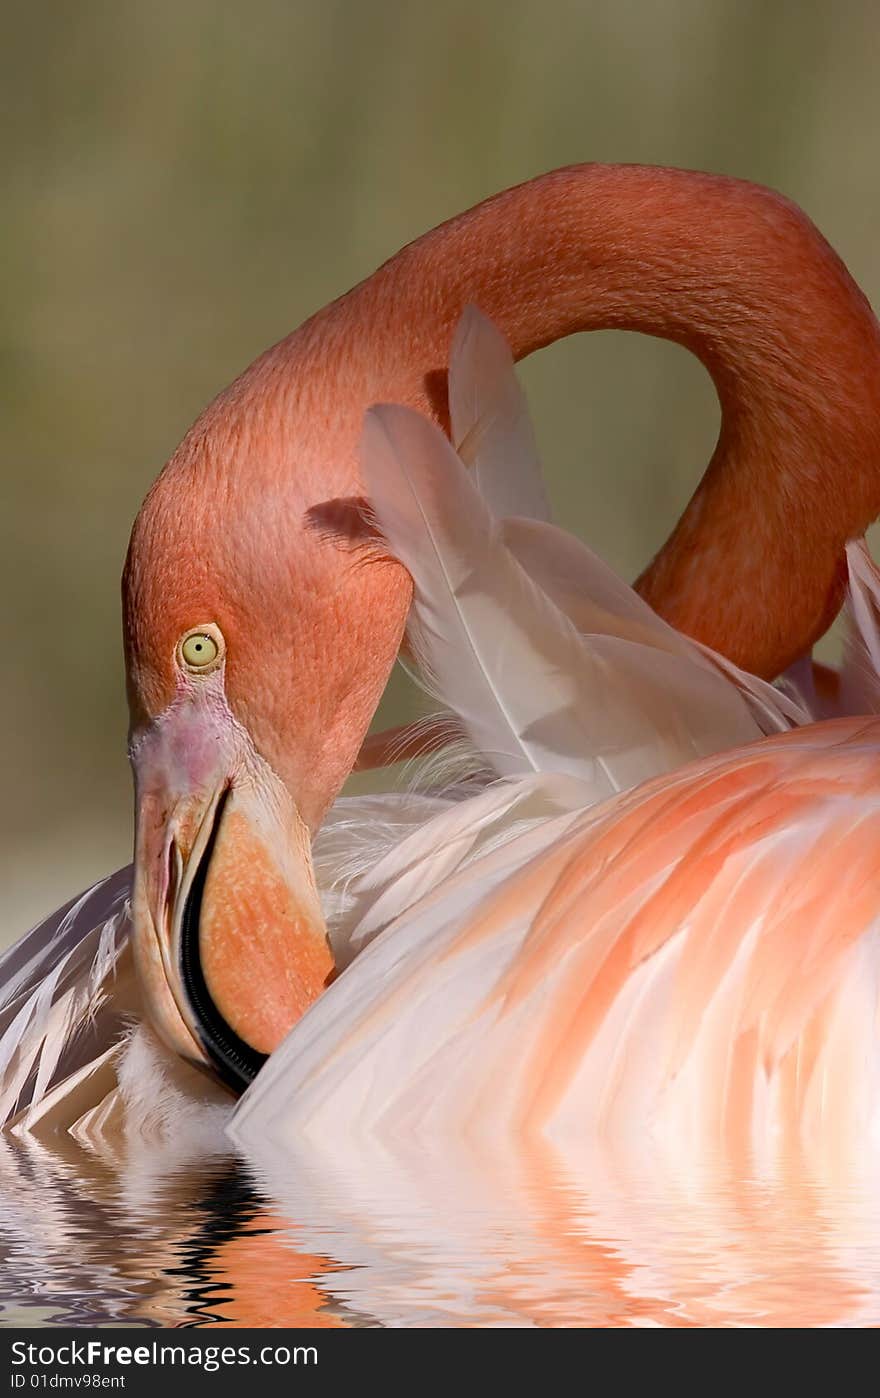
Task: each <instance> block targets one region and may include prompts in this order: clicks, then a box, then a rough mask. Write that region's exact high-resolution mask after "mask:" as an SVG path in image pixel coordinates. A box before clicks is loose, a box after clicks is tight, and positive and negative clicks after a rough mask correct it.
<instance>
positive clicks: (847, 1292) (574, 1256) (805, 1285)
mask: <svg viewBox="0 0 880 1398" xmlns="http://www.w3.org/2000/svg"><path fill="white" fill-rule="evenodd" d="M647 1154H651V1152H647ZM669 1166H670V1161H669V1160H668V1159H663V1158H661V1157H660V1156H659V1155H657V1156H656V1158H655V1159H654V1160H653V1161H649V1162H646V1161H645V1160H642V1161H641V1162H640V1164H639V1165H638V1166H637V1167H634V1166H633V1165H632V1162H629V1161H626V1160H621V1159H620V1158H619V1157H614V1156H612V1155H609V1154H607V1153H606V1154H605V1155H604V1156H600V1155H599V1154H597V1153H596V1152H592V1153H590V1152H580V1153H578V1152H575V1153H574V1154H572V1153H570V1152H568V1153H564V1152H561V1151H560V1150H559V1149H558V1148H557V1147H554V1146H551V1145H549V1144H547V1143H543V1144H541V1145H540V1146H534V1145H533V1146H531V1147H530V1148H529V1149H528V1150H519V1151H516V1152H505V1153H504V1154H500V1153H499V1154H498V1155H492V1154H491V1153H488V1154H487V1152H486V1151H481V1152H479V1153H476V1152H474V1151H473V1150H472V1149H470V1148H465V1147H464V1146H461V1147H457V1148H456V1149H455V1150H453V1151H452V1152H449V1151H448V1150H434V1149H426V1148H424V1147H419V1148H416V1147H415V1146H413V1147H411V1148H410V1149H407V1150H404V1151H401V1150H400V1148H399V1147H398V1148H397V1149H396V1150H395V1151H394V1153H391V1152H389V1151H388V1150H387V1149H385V1148H380V1147H378V1146H374V1147H371V1148H370V1149H369V1150H368V1151H367V1153H366V1155H365V1156H364V1157H362V1158H361V1157H358V1158H353V1157H352V1153H351V1152H350V1151H349V1150H348V1149H347V1148H346V1150H342V1151H340V1153H339V1158H338V1159H333V1158H331V1159H328V1158H327V1157H326V1156H320V1157H319V1156H316V1155H311V1156H303V1157H302V1158H297V1159H296V1160H291V1159H290V1158H289V1157H288V1158H280V1157H279V1158H275V1159H273V1158H271V1157H267V1158H266V1159H264V1160H260V1161H256V1160H255V1161H244V1160H242V1159H240V1158H238V1157H236V1156H234V1155H232V1154H229V1153H224V1152H223V1151H222V1150H221V1151H218V1153H217V1154H215V1155H212V1156H209V1157H208V1158H205V1157H204V1156H203V1157H202V1158H200V1159H199V1160H193V1159H186V1158H185V1157H184V1155H183V1153H182V1152H178V1153H176V1154H175V1152H173V1151H169V1149H168V1148H167V1147H165V1148H163V1149H161V1150H160V1149H158V1148H152V1147H149V1146H146V1145H144V1146H143V1147H140V1146H139V1148H138V1150H137V1151H132V1152H130V1153H128V1154H123V1152H121V1151H119V1152H114V1151H112V1150H108V1151H107V1152H106V1153H105V1154H98V1153H93V1152H86V1151H84V1150H82V1149H80V1148H79V1147H77V1146H75V1145H74V1144H73V1143H72V1142H70V1141H67V1140H64V1141H55V1142H53V1143H52V1144H51V1145H50V1146H47V1145H46V1144H45V1143H44V1144H39V1143H35V1142H29V1143H27V1144H13V1143H9V1142H4V1143H3V1145H2V1159H0V1176H2V1197H0V1263H2V1265H0V1276H2V1281H0V1299H2V1306H3V1309H2V1320H3V1321H5V1323H6V1324H33V1325H47V1324H48V1325H61V1324H73V1325H95V1324H106V1323H115V1324H120V1323H122V1324H129V1325H163V1326H178V1325H184V1326H187V1325H206V1324H221V1325H230V1326H236V1325H276V1326H277V1325H306V1326H322V1327H333V1326H352V1325H356V1326H374V1325H394V1326H405V1325H439V1326H456V1325H478V1326H524V1325H525V1326H531V1325H539V1326H545V1325H546V1326H553V1325H564V1326H571V1325H609V1326H632V1325H636V1326H656V1325H662V1326H666V1325H674V1326H703V1325H748V1326H756V1325H757V1326H780V1325H785V1326H787V1325H872V1324H878V1323H880V1206H878V1195H880V1191H878V1189H877V1181H876V1179H875V1178H874V1177H872V1176H870V1175H869V1174H868V1172H866V1170H865V1169H864V1168H863V1166H862V1165H861V1163H860V1162H850V1163H849V1164H848V1165H847V1166H846V1168H844V1169H840V1168H837V1169H836V1171H832V1172H831V1173H830V1175H829V1172H828V1171H827V1170H826V1171H824V1172H823V1179H822V1182H821V1183H819V1182H818V1181H817V1179H816V1178H814V1177H812V1176H811V1174H810V1172H809V1171H808V1170H807V1168H806V1166H805V1164H804V1162H803V1161H800V1162H798V1161H792V1162H789V1163H788V1164H783V1165H781V1166H780V1165H777V1166H776V1167H775V1168H774V1170H773V1171H772V1172H768V1171H767V1170H766V1169H765V1170H764V1171H763V1173H762V1174H761V1175H760V1176H758V1175H757V1174H750V1173H749V1171H748V1170H745V1169H743V1167H742V1165H740V1166H739V1167H738V1168H734V1167H733V1166H732V1165H731V1164H730V1162H727V1163H726V1164H722V1163H717V1162H716V1163H715V1164H713V1165H711V1166H707V1165H706V1164H705V1162H703V1163H701V1164H699V1165H697V1164H693V1165H692V1166H691V1167H688V1168H685V1169H681V1168H680V1167H679V1166H676V1167H675V1168H673V1169H670V1168H669ZM835 1175H836V1177H835Z"/></svg>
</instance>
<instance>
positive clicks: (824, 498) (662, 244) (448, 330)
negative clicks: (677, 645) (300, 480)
mask: <svg viewBox="0 0 880 1398" xmlns="http://www.w3.org/2000/svg"><path fill="white" fill-rule="evenodd" d="M469 302H474V303H475V304H477V305H478V306H479V307H480V308H481V309H482V310H483V311H484V312H485V313H486V314H487V315H489V316H490V317H491V318H492V319H493V320H494V321H495V322H496V323H497V324H498V325H499V327H500V328H501V330H502V331H503V332H504V334H505V335H506V336H507V338H508V339H509V341H510V343H511V345H512V346H513V349H514V353H515V355H516V357H517V358H523V357H524V356H525V355H527V354H531V353H532V351H533V350H536V349H540V348H541V347H542V346H544V345H547V344H550V343H551V342H553V341H555V340H558V339H560V338H561V337H563V336H565V335H569V334H572V333H574V332H576V331H582V330H596V329H605V328H615V329H625V330H638V331H642V332H643V333H645V334H649V335H657V336H660V337H661V338H664V339H669V340H674V341H676V342H677V343H679V344H682V345H685V346H686V347H687V348H688V349H690V350H692V351H693V353H694V354H696V355H697V357H698V358H699V359H700V360H701V361H702V362H703V364H704V365H705V366H706V368H707V369H708V371H709V373H710V374H711V376H712V378H713V380H714V382H715V386H716V389H717V392H718V396H719V399H720V403H721V408H722V427H721V433H720V437H719V440H718V444H717V447H716V450H715V453H714V455H713V458H712V461H711V463H710V465H709V467H708V469H707V471H706V473H705V476H704V478H703V481H702V483H701V485H700V487H699V489H698V490H697V492H696V494H695V496H694V498H693V500H692V501H691V503H690V505H689V507H688V509H687V510H686V512H685V514H684V516H683V517H682V519H681V521H680V523H679V525H678V526H677V528H676V530H675V531H674V533H673V535H672V537H671V539H670V540H669V542H668V543H667V544H666V546H665V547H664V548H663V549H662V550H661V552H660V554H659V555H658V556H657V558H656V559H655V560H654V562H653V563H652V564H651V566H650V567H649V568H648V569H647V570H646V572H645V573H644V574H643V575H642V577H641V578H640V579H639V584H638V586H639V589H640V591H641V592H642V593H643V595H644V596H646V597H647V598H648V599H649V600H650V601H651V602H652V604H653V605H654V606H655V607H656V608H657V610H658V611H660V612H661V613H662V614H663V615H664V616H666V617H667V618H668V619H669V620H670V621H672V622H673V623H674V624H675V625H677V626H679V627H680V628H681V629H683V630H685V631H687V632H689V633H691V634H692V635H695V636H697V637H698V638H699V639H700V640H702V641H705V642H706V643H708V644H710V645H713V646H715V647H716V648H717V649H719V650H721V651H723V652H725V653H726V654H728V655H729V656H731V658H733V659H735V660H736V661H738V662H739V663H740V664H742V665H745V666H748V667H749V668H750V669H752V670H755V671H757V672H758V673H761V674H765V675H771V674H775V673H778V672H779V670H780V669H782V668H783V667H784V666H785V665H787V664H788V663H789V662H790V661H791V660H792V659H793V658H795V657H796V656H797V655H798V654H800V653H801V652H802V651H803V650H804V649H805V648H806V647H807V646H808V645H810V644H811V643H812V641H813V640H814V639H815V638H816V637H817V636H818V635H820V634H821V632H822V631H823V630H824V629H825V628H826V627H827V625H828V624H829V622H830V620H831V619H832V617H833V615H834V613H835V611H836V610H837V606H838V605H839V602H840V580H841V572H840V561H841V552H842V548H843V545H844V543H845V542H846V540H847V539H848V538H850V537H852V536H854V535H858V534H860V533H862V532H863V531H864V529H865V528H866V527H867V525H868V524H869V523H870V522H871V520H873V519H874V518H875V517H876V515H877V514H878V513H880V331H878V326H877V322H876V320H875V318H874V316H873V314H872V312H871V309H870V307H869V305H868V303H867V301H866V300H865V298H864V297H863V295H862V294H861V292H860V291H859V289H858V288H857V287H856V285H855V283H854V282H853V281H852V279H851V278H850V276H849V274H848V273H847V271H846V269H845V267H844V266H843V264H842V263H841V261H840V259H839V258H838V257H837V256H836V254H835V253H834V252H833V251H832V249H831V248H830V247H829V246H828V244H827V243H826V242H825V240H824V239H823V238H822V237H821V235H820V234H819V233H818V231H817V230H816V229H815V227H814V226H813V225H812V224H811V223H810V222H809V220H808V219H807V218H806V217H805V216H804V214H802V213H801V212H800V210H798V209H797V208H796V207H795V206H794V205H792V204H791V203H789V202H788V201H787V200H785V199H783V198H782V197H781V196H780V195H778V194H775V193H773V192H772V191H769V190H766V189H763V188H760V187H758V186H755V185H751V184H747V183H744V182H741V181H737V180H731V179H725V178H722V177H719V176H712V175H702V174H696V173H691V172H685V171H678V170H663V169H655V168H651V167H641V166H602V165H583V166H575V167H571V168H568V169H564V170H559V171H556V172H554V173H552V174H549V175H546V176H543V177H542V178H540V179H536V180H533V181H531V182H529V183H528V184H525V185H521V186H519V187H518V188H515V189H512V190H508V191H506V192H505V193H503V194H500V195H498V196H496V197H495V198H493V199H489V200H487V201H486V202H485V203H483V204H480V205H478V206H477V207H476V208H475V209H472V210H470V211H469V212H467V213H465V214H462V215H461V216H459V217H458V218H455V219H452V220H451V221H450V222H449V223H446V224H443V225H441V226H440V227H439V228H437V229H435V230H434V231H433V232H431V233H428V234H427V235H426V236H425V237H423V238H420V239H419V240H418V241H417V242H415V243H412V244H410V246H409V247H407V248H404V249H403V251H402V252H400V253H398V254H397V256H396V257H394V258H392V260H391V261H390V262H388V263H386V264H385V265H384V266H383V267H381V268H380V269H379V270H378V271H377V272H376V273H374V275H373V276H372V277H370V278H368V279H367V281H365V282H363V283H362V284H361V285H360V286H358V287H356V288H355V289H354V291H352V292H350V293H349V295H348V296H345V297H343V298H341V299H340V300H339V301H337V302H335V303H334V304H333V305H331V306H330V307H328V308H327V309H326V310H325V311H323V312H321V313H320V314H319V315H318V316H316V317H314V318H313V320H311V321H309V322H307V324H306V325H305V326H303V327H302V329H301V330H300V331H298V332H297V333H296V334H295V335H293V336H292V337H290V338H289V339H288V340H287V341H285V342H283V343H282V345H280V346H278V347H276V349H275V350H273V351H270V352H269V357H268V358H269V362H271V363H272V364H273V366H274V367H277V368H278V369H280V370H281V372H282V374H283V376H284V379H285V381H286V383H287V384H288V385H291V384H295V383H296V381H297V378H298V377H299V375H300V374H301V373H302V371H303V370H304V369H306V367H307V366H308V368H309V369H313V368H314V367H317V369H318V374H317V376H313V375H309V377H311V378H312V382H313V385H314V388H315V389H316V390H317V395H318V399H319V402H321V403H323V405H324V408H325V411H324V413H323V414H321V413H320V412H319V413H318V414H317V418H318V423H319V428H318V438H319V440H318V442H317V443H316V447H317V450H318V452H319V455H320V457H321V462H322V469H323V470H324V472H325V473H326V468H327V441H326V436H327V430H328V428H331V430H332V431H333V432H334V433H335V435H336V437H337V440H338V449H337V457H336V460H337V462H338V465H339V467H340V468H341V472H340V478H339V479H338V480H337V488H338V489H339V490H340V492H345V491H348V490H352V491H356V490H358V489H359V486H358V484H357V481H356V463H355V456H354V448H355V444H356V441H357V435H358V431H359V426H360V420H361V415H362V412H363V410H364V408H365V407H366V406H368V404H369V403H370V402H372V401H379V400H396V401H404V402H410V403H413V404H414V405H416V406H418V407H420V408H422V409H423V410H428V411H430V412H432V413H433V415H434V416H435V417H436V418H437V419H438V420H439V421H440V422H441V423H442V424H443V425H444V426H445V425H446V398H445V373H444V369H443V366H444V365H445V363H446V361H447V356H448V348H449V342H450V338H451V335H452V332H453V330H454V327H455V323H456V321H457V319H458V317H459V315H460V313H461V311H462V309H463V307H464V306H465V305H467V304H468V303H469ZM291 361H292V362H291ZM303 361H305V362H303ZM331 365H332V369H333V374H332V377H333V379H334V380H335V385H334V390H333V392H332V394H331V396H332V397H335V411H336V412H337V414H338V417H337V420H336V422H335V423H332V427H331V424H330V423H328V419H327V407H328V404H327V395H328V370H330V368H331ZM255 367H256V366H255ZM251 372H253V371H251ZM301 386H302V380H301V379H300V387H301ZM285 397H286V395H285ZM298 406H299V405H298ZM333 410H334V409H333V408H331V409H330V411H333ZM296 417H297V419H298V422H299V423H300V424H301V423H302V421H303V415H302V412H301V411H300V412H297V413H296Z"/></svg>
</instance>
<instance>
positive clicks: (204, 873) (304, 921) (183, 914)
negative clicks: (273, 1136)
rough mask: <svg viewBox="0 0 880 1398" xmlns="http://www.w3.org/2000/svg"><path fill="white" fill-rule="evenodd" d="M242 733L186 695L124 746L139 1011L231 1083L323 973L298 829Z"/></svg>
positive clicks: (327, 965) (306, 1001) (313, 894)
mask: <svg viewBox="0 0 880 1398" xmlns="http://www.w3.org/2000/svg"><path fill="white" fill-rule="evenodd" d="M245 736H246V735H245ZM243 741H244V740H243V735H242V732H241V730H240V729H236V728H233V727H231V726H230V725H229V724H228V723H226V722H225V720H224V715H223V714H218V713H217V712H216V710H212V709H211V708H210V707H209V706H207V705H202V704H192V703H189V702H184V703H182V704H180V705H179V706H174V708H172V710H170V711H169V712H168V713H167V714H165V715H163V716H162V719H161V721H159V722H157V723H156V724H155V725H153V728H152V729H151V730H150V731H149V732H148V733H147V734H145V735H143V736H142V737H141V738H139V739H138V741H137V742H136V743H135V745H134V747H133V750H132V761H133V765H134V768H135V779H136V789H137V836H136V844H135V876H134V892H133V899H132V919H133V945H134V954H135V963H136V965H137V968H138V973H139V976H140V980H141V985H142V988H143V992H144V996H145V999H146V1004H147V1013H148V1015H149V1017H150V1019H151V1020H152V1022H153V1024H154V1026H155V1028H156V1029H157V1031H158V1033H159V1034H160V1035H161V1036H162V1038H163V1039H164V1040H165V1042H166V1043H167V1044H168V1046H169V1047H170V1048H172V1049H173V1050H174V1051H175V1052H177V1053H179V1054H181V1055H182V1056H183V1057H184V1058H187V1059H188V1060H189V1061H191V1062H194V1063H196V1064H198V1065H200V1066H208V1065H210V1066H211V1067H212V1068H213V1069H214V1070H215V1071H216V1072H217V1073H218V1074H219V1076H220V1077H222V1078H223V1079H224V1081H226V1082H227V1083H229V1084H230V1085H231V1086H234V1087H236V1088H241V1087H242V1086H245V1085H246V1084H247V1083H248V1082H250V1081H251V1080H252V1078H253V1077H254V1076H255V1074H256V1073H257V1072H258V1071H259V1068H260V1066H261V1064H262V1063H263V1061H264V1060H265V1057H266V1055H267V1054H269V1053H271V1052H272V1051H273V1050H274V1049H275V1048H276V1047H277V1045H278V1044H279V1043H280V1042H281V1040H282V1039H283V1038H284V1036H285V1035H286V1034H287V1032H288V1030H289V1029H291V1028H292V1026H293V1025H294V1024H295V1023H296V1021H297V1020H298V1019H299V1018H300V1017H301V1015H302V1014H303V1013H304V1012H305V1011H306V1009H308V1007H309V1005H310V1004H311V1003H312V1001H313V1000H315V999H316V998H317V997H318V995H320V993H321V991H322V990H323V988H324V986H325V985H326V984H327V981H328V978H329V977H330V976H331V974H332V972H333V961H332V957H331V953H330V947H329V943H328V941H327V934H326V929H325V926H324V920H323V917H322V914H321V907H320V902H319V899H318V895H317V891H316V888H315V883H314V876H313V873H312V865H311V856H310V848H309V836H308V831H307V830H306V828H305V826H304V825H303V823H302V821H301V820H300V819H299V816H298V814H297V811H296V807H295V805H294V802H293V800H292V799H291V797H290V795H289V793H288V792H287V790H286V788H285V787H284V786H283V784H282V783H281V781H280V780H279V779H278V778H277V777H276V776H275V774H274V773H273V772H272V771H271V770H270V769H269V768H268V766H267V765H266V764H265V763H263V762H261V760H260V759H259V758H257V757H256V755H255V754H254V753H253V750H252V749H248V748H247V747H246V746H243Z"/></svg>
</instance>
